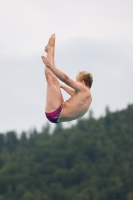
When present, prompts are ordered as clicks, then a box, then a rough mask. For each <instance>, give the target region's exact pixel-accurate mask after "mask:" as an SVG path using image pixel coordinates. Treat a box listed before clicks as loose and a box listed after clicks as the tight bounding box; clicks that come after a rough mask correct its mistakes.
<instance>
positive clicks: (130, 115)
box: [0, 105, 133, 200]
mask: <svg viewBox="0 0 133 200" xmlns="http://www.w3.org/2000/svg"><path fill="white" fill-rule="evenodd" d="M27 135H28V136H27ZM5 199H6V200H48V199H49V200H133V105H128V106H127V108H126V109H123V110H121V111H116V112H110V110H109V108H106V115H105V116H104V117H100V118H99V119H95V118H94V117H93V114H92V112H90V115H89V116H88V118H86V119H85V118H82V119H80V120H78V122H77V124H76V125H73V126H72V127H70V128H65V129H64V128H63V127H62V125H61V124H58V125H57V126H56V128H55V130H54V131H53V133H52V134H50V129H49V126H48V125H47V124H46V125H45V126H44V127H43V128H42V130H41V131H40V132H39V131H37V130H36V129H34V130H32V131H30V133H27V132H22V134H21V137H20V138H18V137H17V133H16V132H15V131H10V132H7V133H6V134H3V133H1V134H0V200H5Z"/></svg>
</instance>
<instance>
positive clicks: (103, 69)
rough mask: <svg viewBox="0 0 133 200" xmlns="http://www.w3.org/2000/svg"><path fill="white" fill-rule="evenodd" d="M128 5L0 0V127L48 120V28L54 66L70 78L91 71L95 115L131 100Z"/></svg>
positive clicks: (25, 127)
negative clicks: (45, 61) (52, 37)
mask: <svg viewBox="0 0 133 200" xmlns="http://www.w3.org/2000/svg"><path fill="white" fill-rule="evenodd" d="M132 11H133V1H132V0H126V1H125V0H93V1H92V0H67V1H62V0H57V1H54V0H49V1H46V0H19V1H18V0H12V1H10V0H0V133H5V132H7V131H11V130H15V131H16V132H17V133H18V134H19V133H21V132H22V131H29V130H31V129H33V128H36V129H37V130H41V128H42V127H43V126H45V125H46V124H47V123H49V122H48V121H47V119H46V117H45V112H44V108H45V98H46V81H45V76H44V64H43V63H42V61H41V56H42V55H45V52H44V47H45V45H46V44H47V41H48V39H49V37H50V35H51V34H52V33H55V34H56V51H55V62H56V67H57V68H59V69H60V70H62V71H63V72H65V73H66V74H67V75H68V76H69V77H70V78H72V79H75V76H76V74H77V72H78V71H81V70H87V71H89V72H91V73H92V74H93V78H94V83H93V86H92V89H91V93H92V97H93V101H92V104H91V107H90V109H91V110H92V111H93V113H94V117H96V118H98V117H100V116H104V115H105V108H106V107H107V106H108V107H109V109H110V111H112V112H115V111H117V110H121V109H125V108H126V107H127V105H128V104H132V103H133V92H132V88H131V86H133V78H132V77H133V37H132V36H133V25H132V23H133V12H132ZM62 92H63V91H62ZM63 95H64V98H65V99H67V98H68V97H69V96H68V95H67V94H66V93H65V92H63ZM88 113H89V111H88V112H87V114H86V115H85V117H88ZM73 123H76V121H75V122H71V123H63V125H64V127H67V126H70V125H72V124H73ZM49 124H50V123H49ZM50 126H51V127H54V126H55V125H52V124H50Z"/></svg>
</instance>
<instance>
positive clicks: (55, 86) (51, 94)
mask: <svg viewBox="0 0 133 200" xmlns="http://www.w3.org/2000/svg"><path fill="white" fill-rule="evenodd" d="M54 48H55V35H54V34H53V35H51V37H50V39H49V42H48V45H47V46H46V48H45V51H46V52H47V58H48V59H49V60H50V62H51V63H52V64H53V65H54V66H55V63H54ZM45 76H46V80H47V92H46V107H45V111H46V112H52V111H54V110H56V109H57V108H58V107H59V106H60V105H61V103H62V102H63V101H64V100H63V96H62V93H61V90H60V85H59V81H58V79H57V77H56V76H55V75H54V74H53V72H51V70H50V69H48V68H47V67H45Z"/></svg>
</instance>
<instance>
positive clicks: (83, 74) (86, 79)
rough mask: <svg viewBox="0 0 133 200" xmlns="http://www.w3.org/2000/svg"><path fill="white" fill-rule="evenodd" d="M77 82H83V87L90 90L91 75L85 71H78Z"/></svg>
mask: <svg viewBox="0 0 133 200" xmlns="http://www.w3.org/2000/svg"><path fill="white" fill-rule="evenodd" d="M76 79H77V81H80V82H81V81H84V83H85V85H86V86H88V87H89V88H91V86H92V83H93V77H92V74H91V73H89V72H87V71H80V72H78V74H77V76H76Z"/></svg>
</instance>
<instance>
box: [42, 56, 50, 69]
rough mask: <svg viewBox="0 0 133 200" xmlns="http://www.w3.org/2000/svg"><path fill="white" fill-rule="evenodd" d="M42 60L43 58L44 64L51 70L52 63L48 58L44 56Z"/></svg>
mask: <svg viewBox="0 0 133 200" xmlns="http://www.w3.org/2000/svg"><path fill="white" fill-rule="evenodd" d="M41 58H42V61H43V63H44V64H45V65H46V67H47V68H50V67H51V63H50V61H49V60H48V58H46V57H45V56H42V57H41Z"/></svg>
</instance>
